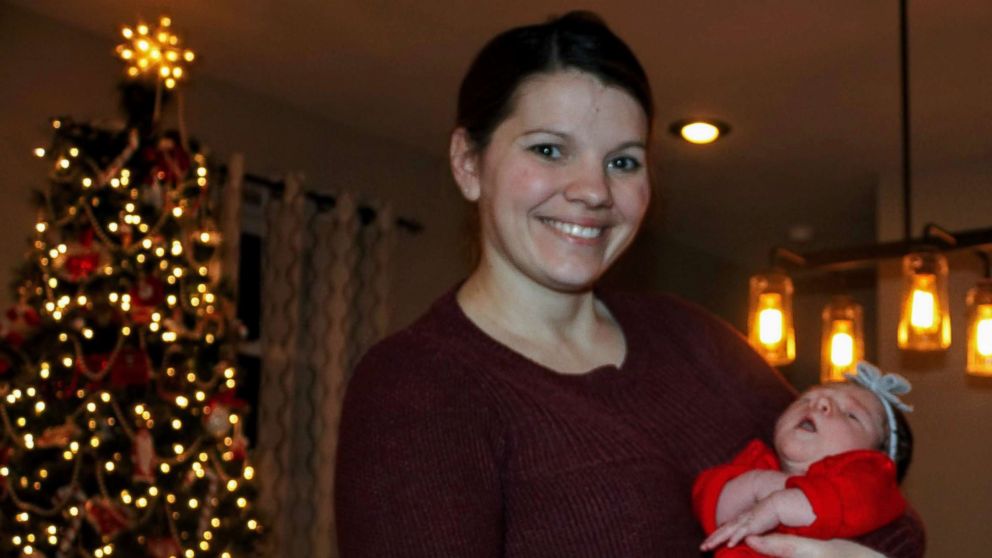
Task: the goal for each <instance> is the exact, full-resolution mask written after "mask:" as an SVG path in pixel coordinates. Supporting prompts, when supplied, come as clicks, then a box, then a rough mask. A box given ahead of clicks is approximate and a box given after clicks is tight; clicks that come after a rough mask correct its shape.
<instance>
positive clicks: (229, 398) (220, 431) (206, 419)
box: [203, 389, 248, 438]
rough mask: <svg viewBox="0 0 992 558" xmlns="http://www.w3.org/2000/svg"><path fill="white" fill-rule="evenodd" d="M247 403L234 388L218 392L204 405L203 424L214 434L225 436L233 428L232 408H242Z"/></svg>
mask: <svg viewBox="0 0 992 558" xmlns="http://www.w3.org/2000/svg"><path fill="white" fill-rule="evenodd" d="M247 405H248V403H247V402H245V401H244V400H242V399H239V398H238V396H237V395H236V394H235V393H234V390H232V389H227V390H224V391H221V392H218V393H216V394H214V395H212V396H211V397H210V399H207V404H206V405H205V406H204V407H203V425H204V427H206V429H207V431H208V432H210V433H211V434H213V435H214V436H217V437H218V438H219V437H221V436H224V435H226V434H227V431H228V430H230V428H231V422H230V418H231V410H232V409H242V408H244V407H246V406H247Z"/></svg>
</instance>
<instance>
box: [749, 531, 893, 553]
mask: <svg viewBox="0 0 992 558" xmlns="http://www.w3.org/2000/svg"><path fill="white" fill-rule="evenodd" d="M745 542H746V543H747V545H748V546H749V547H751V548H752V549H754V550H757V551H758V552H760V553H762V554H767V555H769V556H778V557H779V558H885V556H883V555H882V554H879V553H877V552H875V551H874V550H872V549H870V548H867V547H864V546H861V545H860V544H857V543H853V542H851V541H848V540H844V539H831V540H829V541H821V540H817V539H807V538H805V537H797V536H795V535H780V534H777V533H772V534H768V535H763V536H750V537H748V538H747V539H745Z"/></svg>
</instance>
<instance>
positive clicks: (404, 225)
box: [224, 168, 424, 234]
mask: <svg viewBox="0 0 992 558" xmlns="http://www.w3.org/2000/svg"><path fill="white" fill-rule="evenodd" d="M224 170H225V171H226V170H227V169H226V168H225V169H224ZM244 179H245V180H246V181H248V182H251V183H252V184H257V185H259V186H264V187H265V188H267V189H269V191H271V192H274V193H276V194H282V193H283V191H284V190H285V189H286V185H285V184H284V183H283V181H282V180H273V179H271V178H266V177H264V176H259V175H257V174H251V173H247V172H246V173H245V174H244ZM303 194H304V195H305V196H306V197H307V198H308V199H310V200H311V201H313V202H314V203H316V204H317V207H319V208H321V209H330V208H332V207H334V205H335V204H336V203H337V199H335V197H334V196H332V195H330V194H322V193H319V192H314V191H311V190H304V191H303ZM358 217H359V218H360V219H361V220H362V224H365V225H367V224H369V223H371V222H372V221H374V220H375V217H376V211H375V209H374V208H372V207H369V206H367V205H362V204H359V205H358ZM396 226H397V227H399V228H401V229H404V230H406V231H407V232H410V233H413V234H418V233H420V232H422V231H423V230H424V226H423V225H422V224H420V222H419V221H417V220H415V219H410V218H407V217H397V218H396Z"/></svg>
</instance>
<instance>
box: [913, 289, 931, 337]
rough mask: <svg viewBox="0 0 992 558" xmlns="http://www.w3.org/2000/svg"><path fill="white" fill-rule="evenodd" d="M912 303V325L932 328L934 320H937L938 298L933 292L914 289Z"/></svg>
mask: <svg viewBox="0 0 992 558" xmlns="http://www.w3.org/2000/svg"><path fill="white" fill-rule="evenodd" d="M912 305H913V309H912V311H911V313H910V319H909V323H910V325H912V326H913V327H914V328H917V329H924V330H928V329H932V328H933V326H934V322H936V319H935V318H936V312H935V308H936V300H935V298H934V296H933V293H932V292H930V291H924V290H920V289H916V290H914V291H913V301H912Z"/></svg>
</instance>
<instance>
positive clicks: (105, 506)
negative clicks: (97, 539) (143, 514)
mask: <svg viewBox="0 0 992 558" xmlns="http://www.w3.org/2000/svg"><path fill="white" fill-rule="evenodd" d="M83 509H84V510H86V519H87V520H88V521H89V522H90V525H92V526H93V528H94V529H96V531H97V532H98V533H100V535H101V536H104V537H110V538H113V537H114V535H116V534H117V533H119V532H121V531H123V530H124V529H128V528H130V527H131V517H130V513H129V510H128V509H127V508H125V507H122V506H118V505H116V504H114V503H113V502H111V501H110V500H108V499H106V498H103V497H97V498H91V499H89V500H87V501H86V503H85V504H83Z"/></svg>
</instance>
